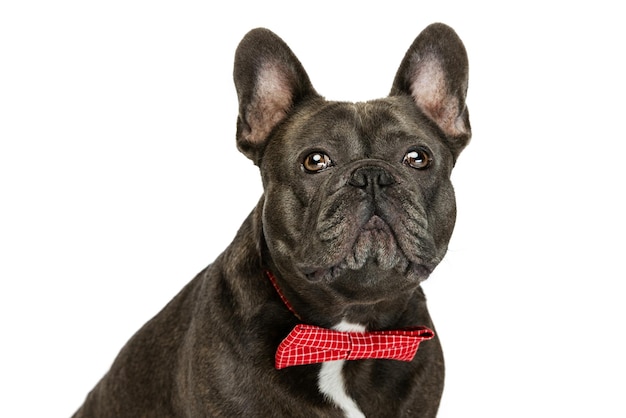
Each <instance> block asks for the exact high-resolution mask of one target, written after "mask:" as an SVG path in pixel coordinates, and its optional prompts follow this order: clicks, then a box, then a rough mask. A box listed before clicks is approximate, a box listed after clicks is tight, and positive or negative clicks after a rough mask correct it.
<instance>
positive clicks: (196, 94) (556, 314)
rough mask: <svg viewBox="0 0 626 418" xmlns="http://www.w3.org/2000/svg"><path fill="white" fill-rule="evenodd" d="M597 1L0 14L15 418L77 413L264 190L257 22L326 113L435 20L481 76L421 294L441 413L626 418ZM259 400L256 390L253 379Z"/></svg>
mask: <svg viewBox="0 0 626 418" xmlns="http://www.w3.org/2000/svg"><path fill="white" fill-rule="evenodd" d="M623 17H624V16H623V12H622V11H621V9H619V8H618V4H617V3H615V2H608V1H596V2H567V3H566V2H549V1H543V2H532V1H531V2H524V3H518V4H513V3H511V4H509V3H504V2H463V1H457V2H448V1H442V2H425V1H411V2H409V1H407V2H399V1H386V2H338V1H334V2H326V1H318V2H314V3H311V4H310V5H309V4H307V5H299V4H297V3H294V2H277V1H266V2H252V1H250V2H242V1H232V2H229V3H228V4H222V3H221V2H213V3H210V2H200V1H197V2H162V1H158V2H155V1H109V2H97V3H96V2H80V1H57V2H44V1H5V2H3V3H2V4H0V298H1V301H2V302H1V303H0V329H1V330H2V344H1V345H0V347H1V348H0V385H1V389H2V391H1V393H2V398H1V399H2V400H1V401H0V416H2V417H12V418H13V417H42V416H49V417H53V416H54V417H66V416H69V415H71V414H72V413H73V412H74V410H75V409H76V408H78V406H79V405H80V404H81V402H82V401H83V399H84V397H85V395H86V394H87V392H88V391H89V390H90V389H91V388H92V387H93V386H94V385H95V384H96V382H97V381H98V379H99V378H100V377H101V376H102V375H103V374H104V373H105V372H106V371H107V369H108V367H109V366H110V364H111V362H112V361H113V359H114V357H115V355H116V354H117V352H118V350H119V349H120V348H121V347H122V345H123V344H124V343H125V342H126V341H127V340H128V338H130V336H131V335H132V334H133V333H134V332H135V331H136V330H138V329H139V328H140V327H141V325H143V323H145V322H146V321H147V320H148V319H150V318H151V317H152V316H153V315H154V314H156V313H157V312H158V311H159V310H160V309H161V308H162V307H163V306H164V305H165V304H166V303H167V302H168V301H169V300H170V299H171V298H172V297H173V296H174V295H175V294H176V293H177V292H178V291H179V290H180V289H181V288H182V287H183V286H184V285H185V284H186V283H187V282H188V281H189V280H191V279H192V278H193V276H194V275H195V274H196V273H197V272H198V271H200V270H201V269H202V268H204V267H205V266H206V265H207V264H208V263H210V262H211V261H212V260H213V259H214V258H215V257H216V256H217V255H218V254H219V253H220V252H221V251H222V250H223V249H224V248H225V247H226V245H227V244H228V243H230V241H231V239H232V237H233V236H234V234H235V232H236V230H237V228H238V227H239V225H240V224H241V222H242V221H243V220H244V218H245V217H246V215H247V214H248V213H249V212H250V211H251V210H252V208H253V206H254V205H255V204H256V202H257V201H258V199H259V197H260V196H261V193H262V190H261V184H260V179H259V175H258V171H257V169H256V168H255V167H254V166H253V165H252V163H250V162H249V161H248V160H247V159H246V158H245V157H244V156H243V155H241V154H239V153H238V151H237V150H236V148H235V120H236V114H237V102H236V95H235V91H234V87H233V83H232V61H233V55H234V51H235V48H236V46H237V43H238V42H239V40H240V39H241V37H242V36H243V35H244V34H245V33H246V32H247V31H248V30H249V29H252V28H254V27H257V26H265V27H268V28H270V29H272V30H273V31H275V32H276V33H277V34H278V35H279V36H281V37H282V38H283V39H284V40H285V41H286V42H287V43H288V44H289V45H290V47H291V48H292V49H293V51H294V52H295V53H296V55H297V56H298V57H299V58H300V60H301V61H302V63H303V64H304V67H305V68H306V70H307V72H308V74H309V76H310V77H311V80H312V82H313V84H314V86H315V87H316V89H317V90H318V91H319V92H320V93H321V94H323V95H325V96H326V97H327V98H329V99H337V100H351V101H361V100H367V99H371V98H377V97H381V96H385V95H386V94H387V93H388V91H389V89H390V87H391V82H392V80H393V77H394V75H395V71H396V69H397V67H398V65H399V64H400V60H401V59H402V57H403V55H404V52H405V51H406V49H407V48H408V47H409V45H410V44H411V42H412V41H413V39H414V38H415V36H417V34H418V33H419V32H420V31H421V30H422V29H423V28H424V27H425V26H427V25H428V24H429V23H432V22H435V21H440V22H444V23H447V24H449V25H450V26H452V27H453V28H454V29H455V30H456V31H457V33H458V34H459V36H460V37H461V38H462V39H463V41H464V43H465V45H466V48H467V50H468V55H469V60H470V87H469V94H468V105H469V109H470V115H471V122H472V127H473V134H474V136H473V140H472V143H471V144H470V146H469V147H468V148H467V149H466V150H465V151H464V152H463V154H462V155H461V157H460V159H459V162H458V164H457V167H456V168H455V172H454V174H453V181H454V184H455V187H456V190H457V201H458V202H457V203H458V211H459V215H458V220H457V228H456V231H455V234H454V237H453V239H452V241H451V243H450V249H449V252H448V255H447V256H446V258H445V259H444V261H443V262H442V264H441V265H440V266H439V267H438V269H437V270H436V271H435V273H434V274H433V275H432V276H431V278H430V279H429V280H428V281H427V282H426V284H425V286H424V287H425V291H426V293H427V296H428V297H429V301H430V310H431V314H432V316H433V319H434V321H435V323H436V325H437V330H438V332H439V334H440V336H441V338H442V341H443V345H444V353H445V355H446V361H447V380H446V390H445V392H444V397H443V400H442V405H441V409H440V415H439V416H440V417H481V418H486V417H494V418H501V417H528V416H533V417H550V418H551V417H557V416H559V417H564V416H567V417H625V416H626V405H625V401H624V396H623V395H624V392H625V390H626V381H625V380H626V378H625V377H624V376H626V362H625V361H624V353H625V352H626V343H625V342H624V338H623V329H624V326H623V321H624V319H625V317H626V308H625V307H624V303H623V302H622V300H623V299H624V294H625V291H624V285H623V283H624V282H625V280H624V279H626V273H625V272H624V268H623V259H624V250H625V249H626V248H625V247H626V245H625V243H624V236H625V234H626V225H625V222H624V214H625V213H626V204H625V203H624V195H625V193H624V190H625V189H626V187H625V180H626V175H625V174H624V172H623V171H622V169H621V168H622V160H623V158H624V156H625V151H626V145H625V144H626V134H625V130H624V127H623V125H624V115H623V114H624V97H625V93H626V89H625V87H624V81H623V78H624V74H626V65H625V64H624V44H623V43H624V40H625V39H626V30H625V29H624V25H623V22H622V20H623ZM260 384H262V383H260Z"/></svg>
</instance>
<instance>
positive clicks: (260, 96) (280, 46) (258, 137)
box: [233, 28, 318, 165]
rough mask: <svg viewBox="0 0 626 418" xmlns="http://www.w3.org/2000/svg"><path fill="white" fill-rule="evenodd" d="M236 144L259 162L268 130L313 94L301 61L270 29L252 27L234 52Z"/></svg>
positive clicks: (272, 128) (314, 93)
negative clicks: (237, 103)
mask: <svg viewBox="0 0 626 418" xmlns="http://www.w3.org/2000/svg"><path fill="white" fill-rule="evenodd" d="M233 76H234V80H235V88H236V89H237V96H238V98H239V117H238V119H237V147H238V148H239V150H240V151H241V152H243V153H244V154H245V155H246V156H247V157H248V158H250V159H251V160H252V161H253V162H254V163H255V164H257V165H258V164H259V161H260V159H261V155H262V154H263V149H264V148H265V145H266V143H267V139H268V137H269V136H270V134H271V132H272V131H273V130H274V128H276V126H277V125H278V124H280V122H282V121H283V120H284V119H285V118H286V117H287V115H288V114H289V113H290V112H291V111H292V110H293V108H294V107H295V106H296V105H297V104H298V103H299V102H300V101H302V100H304V99H307V98H310V97H316V96H318V94H317V93H316V92H315V90H314V89H313V86H312V85H311V81H310V80H309V77H308V76H307V74H306V72H305V71H304V68H303V67H302V64H301V63H300V61H298V59H297V58H296V56H295V55H294V54H293V52H291V50H290V49H289V47H288V46H287V44H286V43H285V42H284V41H283V40H282V39H280V38H279V37H278V36H276V35H275V34H274V33H273V32H271V31H269V30H267V29H263V28H258V29H253V30H251V31H250V32H248V34H246V36H245V37H244V38H243V39H242V41H241V42H240V44H239V46H238V47H237V52H236V54H235V68H234V73H233Z"/></svg>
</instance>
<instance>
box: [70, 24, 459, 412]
mask: <svg viewBox="0 0 626 418" xmlns="http://www.w3.org/2000/svg"><path fill="white" fill-rule="evenodd" d="M234 81H235V86H236V91H237V95H238V98H239V115H238V119H237V146H238V148H239V150H241V152H243V154H245V155H246V156H247V157H248V158H250V159H251V160H252V161H253V162H254V164H256V165H257V166H258V167H259V170H260V173H261V177H262V182H263V187H264V193H263V195H262V197H261V199H260V201H259V203H258V204H257V206H256V207H255V208H254V209H253V210H252V212H251V214H250V215H249V216H248V218H247V219H246V220H245V221H244V223H243V225H242V226H241V228H240V230H239V231H238V233H237V234H236V237H235V238H234V240H233V241H232V243H231V244H230V245H229V246H228V247H227V248H226V250H225V251H224V252H223V253H222V254H221V255H219V256H218V257H217V259H216V260H215V261H214V262H213V263H212V264H210V265H209V266H208V267H207V268H206V269H204V270H203V271H202V272H201V273H199V274H198V275H197V276H196V277H195V278H194V279H193V280H192V281H191V282H190V283H189V284H188V285H187V286H186V287H185V288H184V289H183V290H182V291H181V292H180V293H179V294H178V295H177V296H176V297H175V298H174V299H173V300H172V301H171V302H170V303H169V304H168V305H167V306H166V307H165V308H164V309H163V310H162V311H161V312H160V313H158V314H157V315H156V316H155V317H154V318H152V319H151V320H150V321H149V322H148V323H147V324H146V325H145V326H143V328H141V329H140V330H139V331H138V332H137V333H136V334H135V335H134V336H133V337H132V338H131V339H130V341H129V342H128V343H127V344H126V345H125V346H124V347H123V348H122V350H121V352H120V353H119V355H118V357H117V359H116V360H115V362H114V363H113V365H112V367H111V369H110V370H109V371H108V373H107V374H106V375H105V376H104V377H103V378H102V380H101V381H100V382H99V383H98V384H97V386H96V387H95V388H94V389H93V390H92V391H91V392H90V393H89V395H88V396H87V398H86V400H85V402H84V404H83V405H82V406H81V407H80V409H79V410H78V411H77V412H76V413H75V415H74V416H75V417H107V418H110V417H133V418H135V417H307V418H309V417H351V418H354V417H375V418H380V417H434V416H436V414H437V410H438V407H439V403H440V398H441V394H442V390H443V384H444V360H443V354H442V350H441V346H440V343H439V340H438V338H437V336H434V338H432V339H430V340H428V339H426V340H425V341H423V342H422V343H421V345H420V346H419V349H418V350H417V352H416V353H415V355H414V357H412V360H410V361H407V360H405V361H401V360H397V359H393V358H363V359H358V360H351V359H348V360H343V359H342V360H332V361H322V362H321V363H311V364H300V365H291V366H289V367H277V365H276V363H275V361H276V360H275V355H276V351H277V347H278V346H279V345H280V344H281V342H282V341H283V340H284V339H285V338H286V336H287V335H288V334H289V333H290V331H291V330H292V329H294V327H296V326H297V325H298V324H309V325H312V326H315V327H320V328H324V329H331V330H334V331H335V332H338V333H344V332H345V333H348V332H353V333H354V332H356V333H360V332H363V333H365V332H370V331H372V332H375V331H386V330H398V329H410V328H413V327H427V328H428V329H433V323H432V321H431V318H430V316H429V313H428V310H427V305H426V299H425V296H424V293H423V291H422V287H421V283H422V282H423V281H424V280H425V279H426V278H427V277H428V276H429V275H430V273H431V272H432V271H433V269H434V268H435V267H436V266H437V265H438V264H439V262H440V261H441V259H442V258H443V256H444V254H445V253H446V250H447V246H448V242H449V240H450V237H451V234H452V230H453V227H454V223H455V218H456V204H455V197H454V191H453V187H452V185H451V182H450V174H451V171H452V168H453V166H454V165H455V162H456V160H457V157H458V156H459V153H460V152H461V150H463V148H464V147H465V146H466V145H467V143H468V142H469V139H470V136H471V131H470V124H469V115H468V110H467V107H466V102H465V98H466V92H467V85H468V60H467V55H466V51H465V48H464V46H463V44H462V42H461V40H460V39H459V37H458V36H457V35H456V33H455V32H454V31H453V30H452V29H451V28H449V27H448V26H446V25H444V24H440V23H436V24H432V25H430V26H428V27H427V28H426V29H424V30H423V31H422V33H421V34H419V36H418V37H417V38H416V39H415V41H414V42H413V44H412V45H411V46H410V48H409V50H408V51H407V53H406V55H405V57H404V59H403V61H402V62H401V64H400V67H399V69H398V71H397V74H396V76H395V79H394V80H393V84H392V87H391V92H390V94H389V96H388V97H386V98H383V99H378V100H372V101H368V102H364V103H350V102H337V101H327V100H325V99H324V98H323V97H322V96H320V95H319V94H318V93H317V92H316V91H315V89H314V88H313V86H312V85H311V82H310V80H309V77H308V76H307V74H306V72H305V70H304V68H303V66H302V65H301V63H300V62H299V60H298V59H297V58H296V56H295V55H294V54H293V53H292V51H291V50H290V49H289V47H288V46H287V45H286V44H285V43H284V42H283V41H282V40H281V39H280V38H279V37H277V36H276V35H275V34H274V33H272V32H271V31H269V30H267V29H262V28H260V29H254V30H252V31H250V32H249V33H248V34H247V35H246V36H245V37H244V38H243V40H242V41H241V43H240V44H239V46H238V48H237V51H236V55H235V66H234ZM431 336H432V335H431Z"/></svg>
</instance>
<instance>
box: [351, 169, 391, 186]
mask: <svg viewBox="0 0 626 418" xmlns="http://www.w3.org/2000/svg"><path fill="white" fill-rule="evenodd" d="M395 182H396V181H395V180H394V178H393V176H392V175H391V174H389V173H388V172H387V171H386V170H385V169H384V168H382V167H376V166H365V167H360V168H357V169H356V170H354V172H352V175H351V176H350V179H349V180H348V184H350V185H351V186H354V187H358V188H359V189H366V188H369V187H387V186H391V185H393V184H394V183H395Z"/></svg>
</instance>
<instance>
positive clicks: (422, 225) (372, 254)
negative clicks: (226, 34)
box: [235, 24, 470, 303]
mask: <svg viewBox="0 0 626 418" xmlns="http://www.w3.org/2000/svg"><path fill="white" fill-rule="evenodd" d="M235 82H236V86H237V91H238V94H239V99H240V115H239V121H238V122H239V124H238V146H239V148H240V149H241V150H242V151H243V152H244V153H245V154H246V155H248V156H249V157H250V158H251V159H252V160H253V161H254V162H255V163H256V164H257V165H259V167H260V169H261V174H262V177H263V185H264V190H265V195H264V206H263V234H264V239H265V245H266V246H267V251H268V253H269V255H270V257H271V260H272V264H273V265H272V267H273V268H275V269H277V270H278V272H279V274H280V275H281V276H283V277H285V280H289V281H290V282H291V284H292V286H293V287H294V288H296V289H298V288H300V289H301V291H303V292H304V291H305V290H304V289H306V288H307V287H308V288H310V287H311V286H318V287H319V288H323V289H325V291H326V293H328V292H333V293H336V294H339V295H341V296H342V298H343V300H347V301H352V302H354V303H375V302H377V301H380V300H385V299H393V298H394V297H396V296H397V295H400V294H403V293H407V292H410V291H411V290H412V289H415V288H416V287H417V286H418V285H419V283H420V282H421V281H422V280H424V279H426V278H427V277H428V275H429V274H430V272H431V271H432V270H433V269H434V268H435V266H436V265H437V264H438V263H439V261H441V259H442V257H443V256H444V254H445V252H446V249H447V244H448V241H449V239H450V236H451V234H452V230H453V227H454V221H455V214H456V206H455V199H454V192H453V189H452V185H451V183H450V173H451V170H452V167H453V166H454V163H455V161H456V158H457V157H458V154H459V153H460V151H461V150H462V149H463V147H464V146H465V145H466V144H467V142H468V141H469V138H470V126H469V119H468V113H467V109H466V106H465V92H466V89H467V58H466V55H465V50H464V48H463V45H462V44H461V41H460V40H459V39H458V37H457V36H456V34H455V33H454V32H453V31H452V30H451V29H450V28H448V27H446V26H444V25H439V24H436V25H431V26H430V27H429V28H427V29H426V30H424V32H422V34H421V35H420V36H419V37H418V38H417V39H416V40H415V42H414V43H413V45H412V46H411V48H410V49H409V51H408V52H407V54H406V56H405V58H404V61H403V62H402V64H401V66H400V69H399V70H398V74H397V76H396V79H395V81H394V83H393V87H392V91H391V94H390V96H389V97H387V98H384V99H379V100H373V101H369V102H365V103H345V102H328V101H326V100H324V99H323V98H322V97H320V96H319V95H318V94H317V93H316V92H315V90H314V89H313V87H312V86H311V84H310V81H309V79H308V77H307V75H306V73H305V72H304V70H303V68H302V66H301V64H300V63H299V62H298V60H297V59H296V58H295V56H294V55H293V54H292V53H291V51H290V50H289V48H288V47H287V46H286V45H285V44H284V43H283V42H282V41H281V40H280V39H279V38H277V37H276V36H275V35H274V34H272V33H271V32H269V31H267V30H262V29H260V30H255V31H252V32H250V33H249V34H248V35H247V36H246V38H244V40H243V41H242V43H241V45H240V47H239V49H238V52H237V57H236V62H235Z"/></svg>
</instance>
